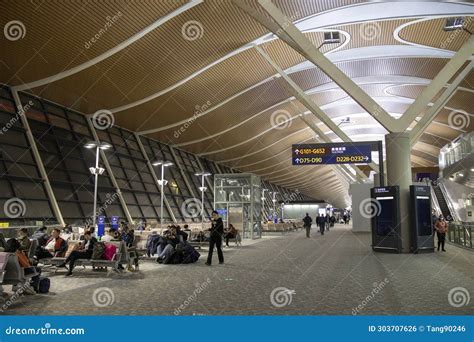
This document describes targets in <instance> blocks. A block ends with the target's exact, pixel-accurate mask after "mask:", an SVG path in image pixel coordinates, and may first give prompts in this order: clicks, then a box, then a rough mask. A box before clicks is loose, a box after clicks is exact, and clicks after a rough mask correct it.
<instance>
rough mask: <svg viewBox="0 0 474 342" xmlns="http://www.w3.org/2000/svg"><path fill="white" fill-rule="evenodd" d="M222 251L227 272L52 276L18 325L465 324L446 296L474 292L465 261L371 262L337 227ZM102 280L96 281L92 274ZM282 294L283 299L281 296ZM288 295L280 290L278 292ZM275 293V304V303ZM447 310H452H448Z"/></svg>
mask: <svg viewBox="0 0 474 342" xmlns="http://www.w3.org/2000/svg"><path fill="white" fill-rule="evenodd" d="M311 234H312V237H311V238H310V239H307V238H306V237H305V233H304V232H303V231H301V230H300V231H298V232H293V233H288V234H286V235H283V236H272V237H265V238H263V239H261V240H257V241H250V242H245V243H244V246H242V247H230V248H227V249H225V250H224V253H225V257H226V263H225V264H224V265H215V266H212V267H207V266H205V264H204V261H205V257H204V256H205V254H206V252H207V251H206V250H202V251H201V258H200V260H199V261H198V263H197V264H194V265H167V266H163V265H158V264H157V263H156V262H154V261H145V262H142V266H141V268H140V271H139V272H135V273H125V274H124V275H122V276H119V275H112V276H111V277H109V278H106V277H104V275H103V274H101V275H99V274H97V276H94V274H91V273H90V272H89V273H82V272H81V271H78V272H77V276H76V277H75V278H74V279H71V278H65V277H64V272H65V271H62V270H60V271H58V272H57V273H56V274H55V275H53V276H51V279H52V280H53V281H52V287H51V293H50V294H49V295H48V296H43V295H37V296H34V297H28V296H27V297H23V298H22V299H21V300H20V301H18V302H17V303H15V305H14V306H12V307H11V308H10V309H9V310H8V313H9V314H14V315H16V314H18V315H31V314H34V315H45V314H46V315H97V314H107V315H109V314H110V315H262V314H265V315H267V314H268V315H439V314H445V315H467V314H472V313H473V312H474V303H473V302H472V301H471V303H470V304H469V305H466V306H461V307H459V308H457V307H455V305H456V298H455V297H453V298H451V299H449V298H448V295H449V293H450V291H451V290H452V289H455V288H457V287H463V288H466V289H467V290H468V291H469V292H470V293H473V292H474V280H473V277H472V274H473V270H474V260H473V258H472V252H469V251H467V250H464V249H461V248H459V247H455V246H453V245H447V252H446V253H441V252H439V253H438V252H437V253H430V254H417V255H414V254H403V255H395V254H375V253H374V252H372V251H371V250H370V234H368V233H353V232H352V231H351V227H350V225H338V224H336V226H335V227H334V228H332V229H331V230H330V231H329V232H326V234H325V235H324V236H321V235H320V234H319V233H317V232H316V229H315V228H314V227H313V229H312V231H311ZM97 273H100V271H97ZM279 288H284V289H279ZM285 289H286V290H285ZM272 292H273V295H272ZM450 300H451V301H454V303H452V304H453V305H454V306H453V305H451V304H450Z"/></svg>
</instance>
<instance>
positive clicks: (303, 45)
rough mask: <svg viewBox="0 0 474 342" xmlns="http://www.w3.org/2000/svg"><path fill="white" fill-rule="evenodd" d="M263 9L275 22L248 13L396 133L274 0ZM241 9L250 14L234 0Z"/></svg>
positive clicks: (389, 121) (391, 123) (387, 117)
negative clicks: (273, 2)
mask: <svg viewBox="0 0 474 342" xmlns="http://www.w3.org/2000/svg"><path fill="white" fill-rule="evenodd" d="M258 2H259V4H260V5H261V7H262V8H263V9H264V10H265V12H266V13H267V14H268V15H269V16H270V17H271V18H272V19H273V21H274V23H273V22H272V21H271V20H268V19H267V18H264V17H263V16H258V14H257V15H256V13H255V11H253V12H247V13H248V14H249V15H251V16H252V17H254V18H255V19H256V20H257V21H259V22H260V23H261V24H262V25H264V26H265V27H267V28H268V29H269V30H271V31H272V32H273V33H275V34H276V35H277V36H278V37H279V38H280V39H282V40H283V41H284V42H286V43H287V44H288V45H290V46H291V47H292V48H293V49H295V50H296V51H297V52H298V53H300V54H301V55H302V56H303V57H305V58H306V59H307V60H309V61H310V62H311V63H313V64H314V65H316V66H317V67H318V68H320V69H321V70H322V71H323V72H324V73H325V74H326V75H327V76H328V77H330V78H331V79H332V80H333V81H334V82H335V83H336V84H337V85H338V86H339V87H341V88H342V89H343V90H344V91H345V92H346V93H347V94H348V95H349V96H351V97H352V98H353V99H354V101H355V102H357V103H358V104H359V105H360V106H361V107H362V108H364V109H365V110H366V111H367V112H368V113H369V114H370V115H372V116H373V117H374V119H375V120H376V121H378V122H379V123H380V124H381V125H382V126H383V127H384V128H385V129H386V130H387V131H389V132H392V129H393V127H394V125H395V119H393V118H392V117H391V116H390V115H389V114H388V113H387V112H386V111H385V110H384V109H383V108H382V107H381V106H379V105H378V104H377V102H375V101H374V100H373V99H372V98H371V97H370V96H369V95H367V94H366V93H365V92H364V91H363V90H362V89H361V88H360V87H359V86H358V85H357V84H356V83H355V82H354V81H352V80H351V79H350V78H349V77H348V76H347V75H346V74H344V73H343V72H342V71H341V70H340V69H339V68H338V67H336V66H335V65H334V64H333V63H332V62H331V61H330V60H329V59H328V58H327V57H325V56H324V54H323V53H321V52H320V51H319V50H318V49H317V48H316V47H315V46H314V45H313V44H312V43H311V41H309V39H308V38H306V36H305V35H304V34H303V33H302V32H301V31H300V30H298V28H296V26H295V25H294V24H293V23H292V21H291V20H289V19H288V18H287V17H286V16H285V15H284V14H283V13H282V12H281V11H280V10H279V9H278V8H277V7H276V6H275V5H273V4H272V2H271V1H270V0H258ZM234 3H236V4H237V5H238V6H239V7H241V8H242V9H244V10H246V11H247V9H248V8H247V7H245V6H246V5H245V4H243V3H242V2H241V1H236V0H234ZM275 25H276V26H277V27H278V28H277V27H276V26H275Z"/></svg>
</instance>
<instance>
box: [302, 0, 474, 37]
mask: <svg viewBox="0 0 474 342" xmlns="http://www.w3.org/2000/svg"><path fill="white" fill-rule="evenodd" d="M467 14H471V15H473V14H474V7H473V6H472V5H471V4H467V3H453V2H433V1H416V2H411V1H403V2H400V1H391V2H386V1H384V2H367V3H362V4H356V5H353V6H347V7H341V8H336V9H334V10H331V11H326V12H323V13H318V14H315V15H313V16H311V17H309V18H304V19H302V20H299V21H298V22H297V23H295V25H296V27H297V28H298V29H299V30H301V31H305V30H308V29H311V28H322V27H333V26H341V25H347V24H356V23H360V22H366V21H377V20H392V19H403V18H416V17H428V16H429V17H431V16H436V17H451V16H456V15H467Z"/></svg>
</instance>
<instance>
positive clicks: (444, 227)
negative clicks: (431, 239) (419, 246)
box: [435, 215, 448, 252]
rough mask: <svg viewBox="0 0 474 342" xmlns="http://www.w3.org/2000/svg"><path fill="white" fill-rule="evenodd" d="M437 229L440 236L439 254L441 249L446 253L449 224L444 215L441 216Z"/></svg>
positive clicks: (436, 225) (437, 222)
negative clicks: (445, 244)
mask: <svg viewBox="0 0 474 342" xmlns="http://www.w3.org/2000/svg"><path fill="white" fill-rule="evenodd" d="M435 229H436V234H437V236H438V252H439V248H440V247H441V248H442V251H443V252H446V250H445V249H444V243H445V240H446V232H447V231H448V222H446V220H445V219H444V217H443V215H439V218H438V220H437V221H436V224H435Z"/></svg>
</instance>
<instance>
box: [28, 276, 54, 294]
mask: <svg viewBox="0 0 474 342" xmlns="http://www.w3.org/2000/svg"><path fill="white" fill-rule="evenodd" d="M30 284H31V287H33V289H34V290H35V292H36V293H48V292H49V287H50V286H51V280H49V278H45V277H40V276H35V277H33V278H31V283H30Z"/></svg>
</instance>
